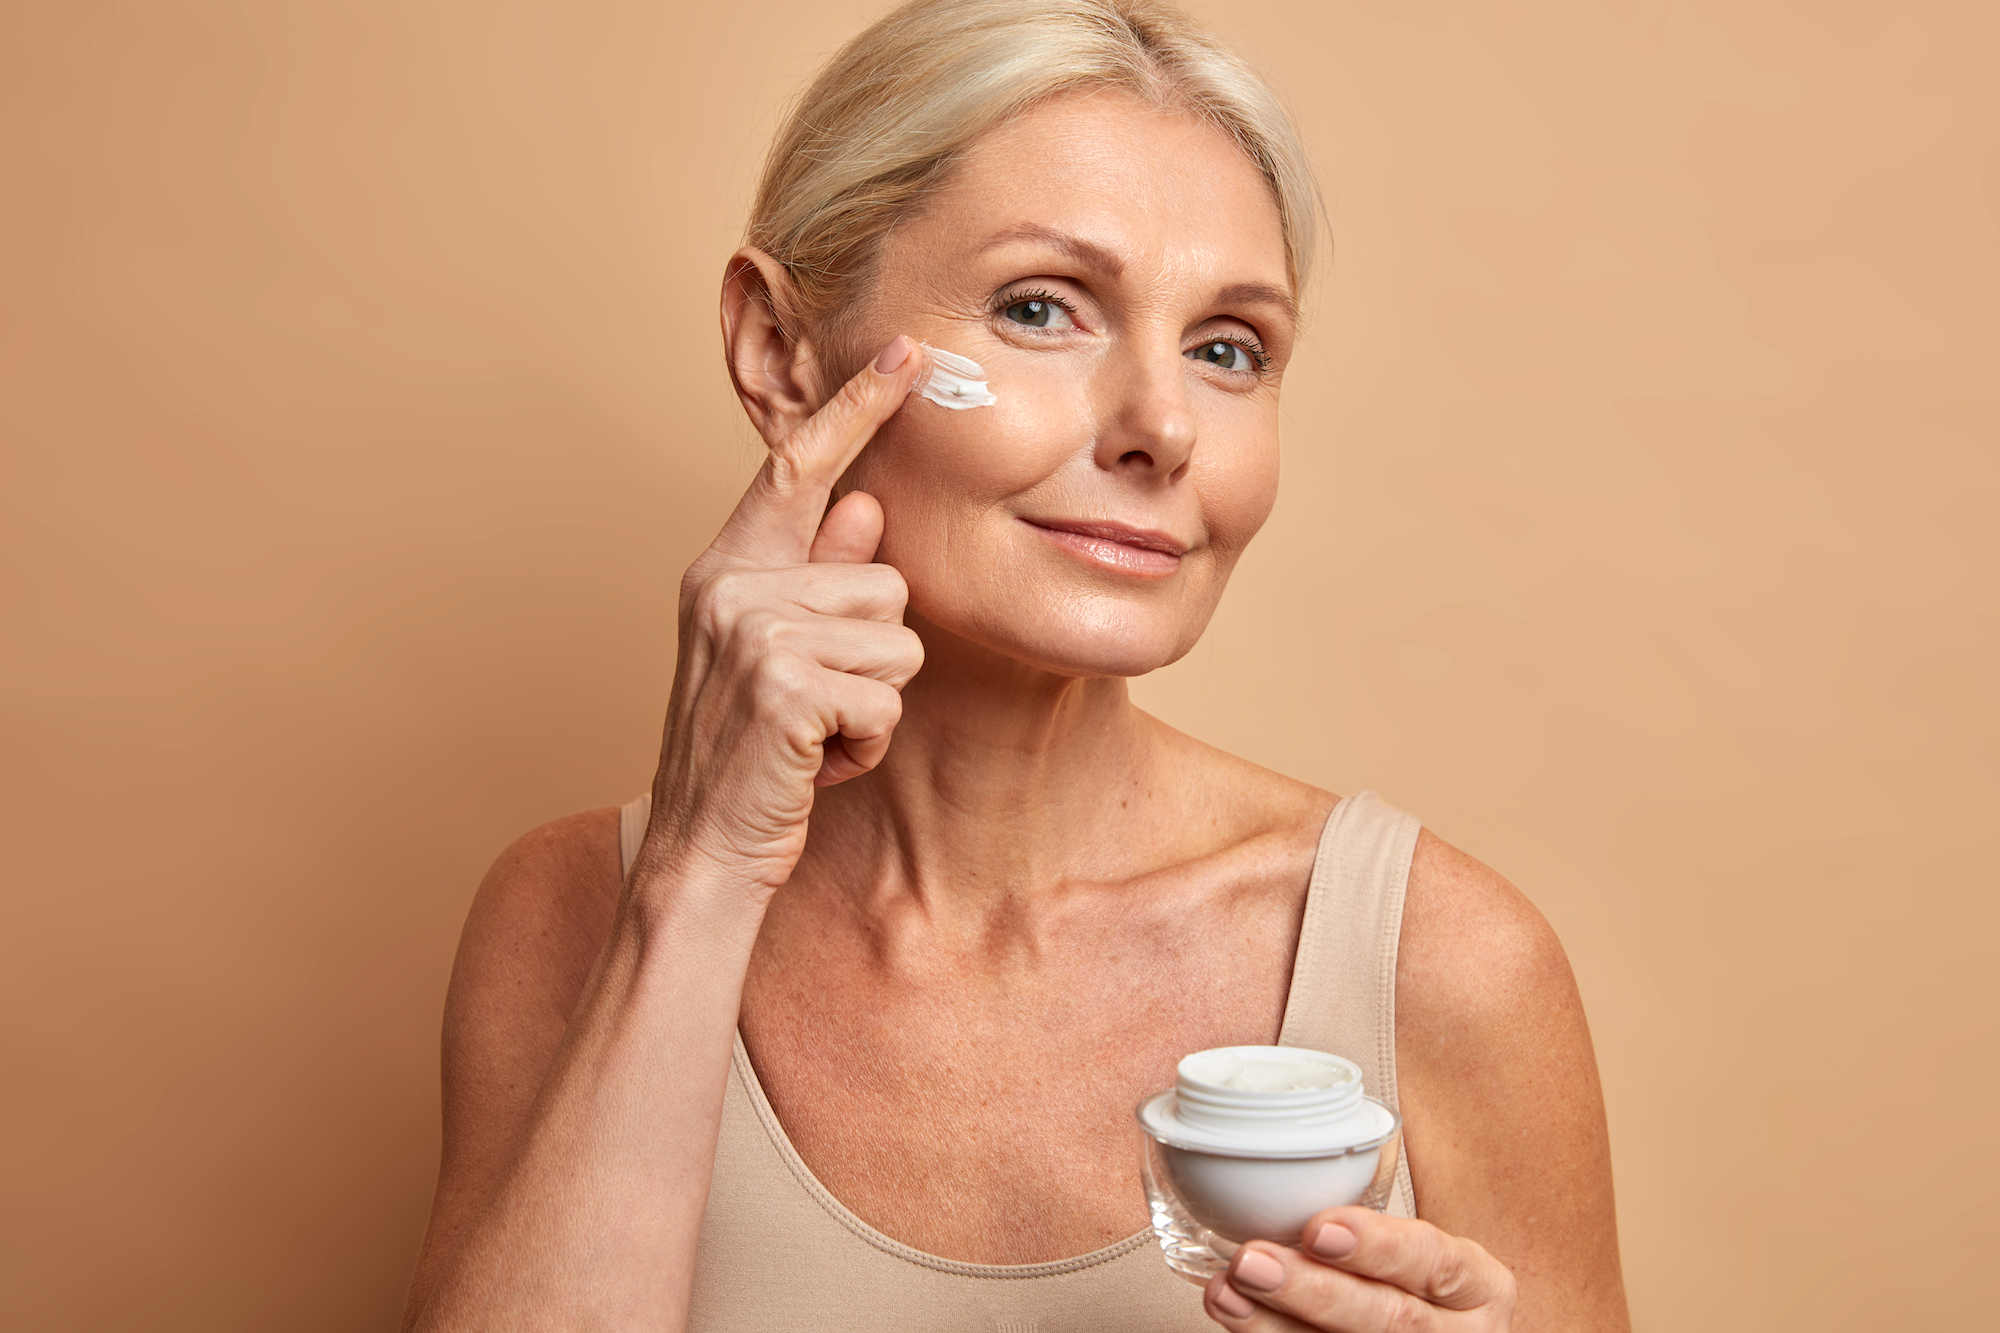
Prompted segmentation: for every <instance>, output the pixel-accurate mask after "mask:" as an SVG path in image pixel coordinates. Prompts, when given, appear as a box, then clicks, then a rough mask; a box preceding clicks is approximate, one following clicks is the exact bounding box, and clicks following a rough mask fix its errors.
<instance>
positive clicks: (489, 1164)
mask: <svg viewBox="0 0 2000 1333" xmlns="http://www.w3.org/2000/svg"><path fill="white" fill-rule="evenodd" d="M622 880H623V866H622V865H621V863H620V857H619V850H618V811H617V810H616V809H606V810H591V811H587V812H585V813H583V814H579V815H570V816H568V817H566V818H563V819H558V820H555V821H554V822H552V823H548V824H544V825H542V826H541V827H540V828H538V829H535V830H533V831H532V832H530V833H527V834H525V835H523V836H522V837H521V838H519V839H518V840H517V841H515V842H514V844H513V845H512V846H510V847H508V848H507V850H506V851H504V852H502V853H501V854H500V857H499V859H498V860H496V861H495V862H494V863H493V868H492V869H491V870H489V871H487V872H486V878H485V879H484V880H483V881H481V883H480V885H479V891H478V893H477V894H475V895H474V896H473V900H472V907H471V910H470V911H468V912H467V914H466V918H465V929H464V931H463V932H462V933H461V934H460V936H459V941H458V957H457V959H456V961H454V963H453V964H452V971H451V987H450V990H449V991H448V992H447V994H446V998H445V1008H444V1041H443V1069H442V1073H443V1101H444V1152H443V1156H442V1160H441V1161H440V1164H439V1168H438V1187H437V1197H436V1199H435V1200H434V1201H433V1203H432V1205H431V1221H430V1228H429V1230H428V1231H427V1232H426V1233H425V1236H424V1247H423V1253H422V1255H421V1256H420V1257H419V1259H418V1261H417V1271H416V1276H415V1277H414V1278H413V1279H412V1282H411V1297H412V1298H411V1301H410V1309H411V1310H415V1309H417V1308H419V1307H420V1305H421V1303H422V1295H423V1293H424V1292H425V1291H426V1290H427V1289H428V1286H429V1283H430V1281H431V1279H432V1275H433V1274H435V1273H436V1272H437V1270H438V1266H439V1264H440V1262H441V1261H442V1259H443V1258H444V1257H445V1256H446V1255H447V1254H448V1253H449V1252H450V1250H451V1248H452V1244H453V1241H454V1238H455V1237H456V1236H457V1235H458V1234H459V1233H460V1232H461V1231H462V1230H463V1229H464V1227H465V1224H466V1223H467V1222H469V1221H470V1220H471V1218H472V1216H473V1215H474V1214H475V1213H476V1212H477V1211H478V1210H479V1208H480V1207H481V1205H482V1204H483V1203H484V1202H485V1200H486V1199H487V1197H488V1196H489V1195H490V1194H491V1192H492V1190H493V1187H494V1186H495V1185H496V1184H498V1183H499V1180H500V1177H501V1175H502V1174H503V1173H504V1172H505V1170H506V1169H507V1165H508V1162H509V1160H510V1159H511V1157H512V1154H513V1151H514V1145H515V1141H516V1140H517V1138H518V1137H519V1135H520V1132H521V1130H522V1129H523V1128H524V1127H525V1125H526V1124H527V1120H528V1114H529V1112H530V1110H531V1109H532V1108H533V1106H534V1102H535V1097H536V1094H537V1093H538V1092H539V1091H540V1088H541V1084H542V1079H543V1077H544V1076H545V1075H546V1074H547V1072H548V1069H549V1065H550V1062H551V1061H552V1060H553V1058H554V1056H555V1053H556V1048H557V1046H559V1045H560V1044H561V1042H562V1039H563V1034H564V1032H565V1031H566V1030H567V1028H568V1026H569V1017H570V1011H571V1010H572V1009H573V1008H574V1007H575V1004H576V1001H577V997H578V996H579V995H580V994H581V993H582V991H583V987H584V983H585V981H587V980H588V978H589V976H590V970H591V968H592V967H593V966H594V965H595V963H596V960H597V954H598V951H599V950H600V949H601V948H602V947H603V944H604V940H605V938H606V937H607V936H608V935H609V934H610V932H611V923H612V917H613V915H614V914H615V913H616V911H617V906H618V895H619V891H620V888H621V882H622Z"/></svg>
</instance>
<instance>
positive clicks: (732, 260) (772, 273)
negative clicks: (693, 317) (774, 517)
mask: <svg viewBox="0 0 2000 1333" xmlns="http://www.w3.org/2000/svg"><path fill="white" fill-rule="evenodd" d="M790 295H791V287H790V277H789V275H788V274H787V273H786V272H785V268H784V265H782V264H780V263H779V262H778V261H777V260H775V259H773V258H771V256H770V255H768V254H766V253H764V252H763V251H762V250H759V249H757V248H755V247H754V246H745V247H744V248H743V249H741V250H738V251H737V252H736V253H735V254H733V255H731V256H730V257H729V265H728V267H727V268H725V269H724V270H723V274H722V350H723V355H724V357H725V358H726V359H727V361H728V363H729V378H730V382H731V383H733V384H734V385H735V386H736V396H737V398H739V399H741V400H742V403H743V410H744V411H745V412H746V413H748V414H749V416H750V422H751V424H752V425H754V426H756V428H757V433H758V434H759V435H762V436H763V437H764V442H765V443H766V444H776V443H777V442H778V441H779V440H782V439H784V438H785V437H786V436H787V435H789V434H791V433H792V431H793V430H795V429H796V428H797V427H798V426H799V425H801V424H802V423H803V422H804V421H805V420H806V418H807V417H810V416H811V415H812V414H813V411H814V410H815V409H816V408H817V406H818V396H817V390H816V386H815V385H814V383H813V369H814V356H813V349H812V348H811V347H810V346H809V345H808V344H807V343H806V342H805V341H804V340H803V339H800V338H798V337H796V336H794V334H793V332H792V331H791V330H789V329H788V328H787V327H786V324H785V315H784V312H785V311H786V310H787V309H788V308H789V306H790V301H789V299H788V298H789V297H790Z"/></svg>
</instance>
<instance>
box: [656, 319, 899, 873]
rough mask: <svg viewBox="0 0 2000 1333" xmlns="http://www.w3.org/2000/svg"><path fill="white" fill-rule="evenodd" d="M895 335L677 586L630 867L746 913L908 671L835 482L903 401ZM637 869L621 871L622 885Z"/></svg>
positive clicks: (795, 852) (887, 574)
mask: <svg viewBox="0 0 2000 1333" xmlns="http://www.w3.org/2000/svg"><path fill="white" fill-rule="evenodd" d="M922 362H923V357H922V355H921V353H919V352H918V350H917V347H916V344H915V343H913V342H912V341H911V340H910V339H908V338H897V339H896V340H895V341H894V342H892V343H890V344H889V347H888V349H887V350H886V351H884V352H883V354H882V356H881V357H880V358H879V359H878V360H877V361H876V362H875V363H874V364H872V365H869V366H866V367H864V368H863V369H862V370H861V372H860V373H859V374H857V375H856V376H855V377H854V378H853V379H851V380H849V381H848V382H847V383H846V384H845V385H843V386H842V387H841V389H840V391H839V392H838V393H836V394H835V395H834V396H833V398H832V399H831V400H830V401H829V402H827V403H826V405H825V406H823V407H821V408H820V409H819V411H818V412H817V413H815V414H814V415H813V416H812V417H811V418H810V419H809V420H807V421H805V422H804V423H803V424H802V425H800V426H799V427H798V428H797V429H796V430H793V431H791V432H790V433H789V434H786V435H784V436H783V437H782V438H777V439H769V440H767V443H768V444H769V445H770V453H769V455H768V456H767V457H766V459H765V461H764V466H763V468H762V469H761V470H760V471H759V472H758V474H757V477H756V479H755V480H754V481H752V482H751V483H750V488H749V490H748V491H746V492H745V493H744V495H743V498H742V500H741V501H739V502H738V503H737V506H736V511H735V513H733V514H731V515H730V517H729V521H728V522H727V523H725V524H724V525H723V527H722V531H721V532H720V533H719V534H718V535H717V536H716V539H715V542H714V543H713V544H712V545H711V546H710V547H709V548H708V550H707V551H705V552H703V553H702V555H701V556H700V557H699V558H698V559H697V560H696V561H695V562H694V564H693V565H691V566H689V568H688V571H687V574H686V575H685V577H683V578H682V580H681V599H680V654H679V662H678V664H677V667H676V670H675V673H674V691H673V699H672V702H671V703H670V704H669V706H668V712H667V732H666V740H665V744H664V746H663V747H662V753H661V757H660V769H659V773H658V776H657V777H655V778H654V781H653V814H652V821H651V824H650V825H649V827H648V828H647V831H646V842H645V846H644V847H643V848H642V850H641V852H640V865H641V866H642V867H647V868H665V869H667V870H668V871H669V876H670V880H672V879H678V878H680V877H682V876H685V875H686V874H688V873H690V872H695V873H704V874H705V875H706V876H707V877H709V878H714V877H715V876H716V875H718V874H719V875H720V877H721V878H722V879H723V880H724V881H726V882H729V883H733V884H738V885H741V886H743V887H744V888H745V890H746V891H748V892H749V893H750V894H751V897H752V899H753V901H756V902H758V903H759V904H760V905H761V903H763V902H768V901H769V895H770V894H771V893H772V892H774V891H775V890H776V889H777V887H778V886H779V885H781V884H783V883H784V882H785V880H786V879H787V878H788V877H789V876H790V875H791V873H792V867H793V866H794V865H795V864H796V863H797V861H798V858H799V853H800V852H801V851H803V850H804V848H805V838H806V819H807V816H808V815H810V814H811V812H812V805H813V790H814V788H815V786H826V785H829V784H832V783H836V782H842V781H845V780H846V779H848V778H851V777H854V776H856V775H857V774H861V773H865V772H867V771H868V770H869V769H871V768H873V767H875V765H876V764H878V763H880V762H881V760H882V756H883V754H884V753H885V752H886V751H887V749H888V746H889V738H890V735H891V733H893V732H894V731H895V728H896V723H897V721H898V720H899V719H900V718H901V717H902V695H901V694H900V693H899V691H900V690H901V689H902V687H903V686H904V685H905V684H907V683H908V682H909V680H910V678H911V677H912V676H914V675H916V673H917V670H918V668H919V667H921V666H922V665H923V660H924V652H923V645H922V644H921V643H920V642H919V641H918V639H917V636H916V634H915V633H914V632H913V631H911V630H910V629H908V628H907V627H906V626H904V624H903V623H902V621H903V607H904V604H905V603H906V602H907V600H908V598H909V590H908V588H907V587H906V586H905V585H904V583H903V576H902V575H901V574H899V573H897V572H896V571H895V570H894V569H892V568H890V567H889V566H887V565H878V564H872V563H870V561H872V560H873V559H874V556H875V548H876V547H877V545H879V544H880V542H881V540H882V507H881V505H879V504H878V503H876V501H875V499H874V497H873V496H870V495H867V494H864V493H861V492H855V493H853V494H850V495H847V496H844V497H843V498H842V499H841V501H840V502H839V503H838V504H836V505H834V506H833V508H832V509H830V510H829V509H828V508H827V505H826V502H827V498H828V496H829V495H831V494H832V490H833V485H834V483H835V482H836V481H837V480H838V479H839V477H840V475H841V473H842V472H844V471H845V470H846V468H847V466H848V464H849V463H851V462H853V461H854V457H855V455H857V454H858V453H860V452H861V448H862V446H863V445H865V444H867V442H868V441H869V439H870V438H871V437H873V435H874V434H875V431H876V430H877V428H879V427H880V426H881V424H882V423H883V422H885V421H887V420H888V419H889V418H890V417H891V416H892V415H894V414H895V412H896V410H897V409H898V408H899V407H901V406H902V405H903V403H904V401H905V399H906V398H907V396H908V394H909V391H910V387H911V385H912V384H914V383H915V382H916V377H917V375H918V374H919V373H920V372H921V370H922ZM636 883H637V877H635V885H636Z"/></svg>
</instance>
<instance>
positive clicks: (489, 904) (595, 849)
mask: <svg viewBox="0 0 2000 1333" xmlns="http://www.w3.org/2000/svg"><path fill="white" fill-rule="evenodd" d="M622 872H623V866H622V864H621V861H620V857H619V851H618V811H617V809H616V808H610V809H604V810H587V811H584V812H583V813H582V814H575V815H567V816H564V817H563V818H561V819H557V820H552V821H550V822H549V823H547V824H543V825H542V826H541V827H539V828H535V829H531V830H529V831H528V832H527V833H524V834H522V835H521V836H520V837H519V838H517V839H515V840H514V842H513V843H512V844H510V845H509V846H508V847H507V849H506V850H505V851H503V852H501V853H500V855H499V857H498V858H497V859H496V860H495V861H494V862H493V866H492V868H491V869H490V870H488V871H487V872H486V877H485V879H484V880H482V881H481V882H480V885H479V891H478V892H477V893H476V894H475V895H474V896H473V900H472V907H471V910H470V911H468V912H467V913H466V918H465V929H464V931H463V933H462V934H461V935H460V937H459V943H458V957H457V960H456V961H455V962H454V963H453V965H452V977H451V993H450V998H449V999H448V1000H447V1001H446V1009H445V1026H446V1035H447V1040H449V1038H450V1036H451V1032H452V1029H453V1027H454V1023H455V1020H463V1019H470V1018H475V1017H476V1016H477V1013H478V1012H480V1011H482V1010H484V1009H486V1008H491V1007H498V1008H503V1009H507V1010H510V1011H518V1008H519V1006H521V1005H524V1004H525V1005H527V1006H528V1007H529V1008H530V1009H534V1008H544V1009H547V1010H549V1011H550V1012H551V1013H552V1014H554V1015H557V1016H559V1017H560V1018H561V1019H562V1021H563V1022H565V1023H567V1022H568V1018H569V1009H570V1006H571V1005H572V1004H574V1003H575V1000H576V996H577V994H578V993H579V992H581V990H582V989H583V983H584V980H585V978H586V977H587V976H588V975H589V973H590V967H591V964H592V963H593V962H594V961H595V959H596V957H597V950H598V948H599V947H600V946H601V945H602V944H603V942H604V939H605V936H606V935H608V934H609V932H610V929H611V918H612V914H613V913H614V912H615V911H616V910H617V906H618V894H619V889H620V887H621V880H622V878H623V873H622ZM516 1016H520V1015H519V1014H518V1012H516Z"/></svg>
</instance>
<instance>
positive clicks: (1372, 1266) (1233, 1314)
mask: <svg viewBox="0 0 2000 1333" xmlns="http://www.w3.org/2000/svg"><path fill="white" fill-rule="evenodd" d="M1304 1236H1305V1241H1306V1243H1305V1246H1304V1252H1303V1253H1301V1252H1300V1251H1299V1250H1293V1249H1288V1248H1286V1247H1285V1246H1282V1245H1273V1244H1271V1243H1270V1242H1268V1241H1252V1242H1250V1243H1249V1244H1248V1245H1245V1246H1244V1247H1243V1248H1242V1249H1241V1250H1238V1251H1237V1252H1236V1257H1235V1258H1234V1259H1232V1260H1231V1261H1230V1264H1229V1269H1228V1271H1227V1272H1224V1273H1220V1274H1218V1275H1216V1276H1215V1277H1214V1278H1212V1279H1211V1280H1210V1281H1209V1284H1208V1290H1207V1293H1206V1296H1205V1298H1204V1306H1205V1308H1206V1309H1207V1311H1208V1317H1209V1318H1211V1319H1213V1320H1214V1321H1215V1322H1216V1323H1218V1324H1221V1325H1222V1326H1223V1327H1224V1328H1228V1329H1240V1330H1243V1333H1298V1331H1299V1330H1308V1329H1318V1330H1321V1333H1430V1331H1431V1330H1436V1331H1437V1333H1447V1331H1450V1333H1457V1331H1458V1330H1463V1331H1464V1333H1502V1331H1503V1330H1505V1329H1507V1328H1509V1327H1511V1326H1512V1324H1513V1320H1514V1275H1513V1274H1512V1273H1510V1272H1508V1271H1507V1269H1506V1267H1505V1266H1504V1265H1503V1264H1501V1262H1500V1261H1499V1260H1498V1259H1495V1258H1494V1257H1493V1256H1492V1255H1490V1254H1488V1253H1487V1252H1486V1251H1485V1250H1484V1249H1482V1248H1481V1247H1480V1246H1479V1245H1478V1244H1477V1243H1475V1242H1473V1241H1469V1240H1465V1239H1462V1238H1460V1237H1458V1236H1448V1235H1446V1234H1445V1233H1444V1232H1442V1231H1439V1230H1438V1229H1437V1228H1436V1227H1434V1226H1432V1225H1431V1224H1430V1223H1428V1222H1418V1221H1413V1220H1411V1219H1408V1218H1400V1217H1385V1216H1383V1215H1382V1214H1380V1213H1377V1212H1373V1211H1371V1210H1369V1209H1366V1208H1329V1209H1327V1210H1326V1211H1325V1212H1323V1213H1321V1214H1319V1215H1318V1216H1316V1217H1314V1218H1313V1219H1312V1221H1310V1222H1308V1223H1306V1225H1305V1231H1304Z"/></svg>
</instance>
